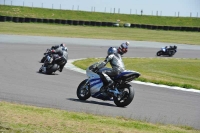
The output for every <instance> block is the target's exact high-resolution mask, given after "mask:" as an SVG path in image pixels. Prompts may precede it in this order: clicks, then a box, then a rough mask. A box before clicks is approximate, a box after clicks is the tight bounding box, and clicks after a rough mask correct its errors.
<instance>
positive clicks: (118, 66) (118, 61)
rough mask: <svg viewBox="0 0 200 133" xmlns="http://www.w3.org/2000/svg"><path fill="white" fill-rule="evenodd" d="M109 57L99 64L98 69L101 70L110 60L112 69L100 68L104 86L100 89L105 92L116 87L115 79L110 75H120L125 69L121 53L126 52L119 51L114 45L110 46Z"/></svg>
mask: <svg viewBox="0 0 200 133" xmlns="http://www.w3.org/2000/svg"><path fill="white" fill-rule="evenodd" d="M107 54H108V55H107V57H106V58H105V60H104V61H103V62H102V63H101V64H99V66H97V69H98V70H100V69H101V68H103V67H104V66H106V64H107V63H108V62H110V65H111V67H112V69H109V70H102V71H101V70H100V71H99V72H98V74H99V75H100V77H101V79H102V80H103V83H104V85H103V87H102V88H101V89H100V91H101V92H104V91H106V90H108V89H114V88H113V84H114V82H113V80H112V79H111V78H110V77H113V76H116V75H119V74H120V73H121V72H122V71H124V70H125V67H124V63H123V61H122V57H121V55H122V54H124V53H123V52H120V53H119V49H116V48H114V47H110V48H109V49H108V51H107Z"/></svg>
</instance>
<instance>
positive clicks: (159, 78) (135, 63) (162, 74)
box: [73, 58, 200, 90]
mask: <svg viewBox="0 0 200 133" xmlns="http://www.w3.org/2000/svg"><path fill="white" fill-rule="evenodd" d="M98 61H103V59H101V58H100V59H97V58H88V59H84V60H78V61H75V62H74V63H73V64H74V65H75V66H77V67H80V68H82V69H84V70H85V69H86V68H87V67H88V66H89V65H91V64H93V63H94V62H98ZM123 61H124V64H125V68H126V69H128V70H134V71H138V72H140V73H141V76H140V77H139V78H138V79H136V80H139V81H145V82H152V83H156V84H165V85H169V86H179V87H183V88H194V89H198V90H200V84H199V83H200V79H199V75H200V71H199V66H200V60H199V59H173V58H123ZM107 66H108V67H110V65H107Z"/></svg>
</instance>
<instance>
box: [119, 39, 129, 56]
mask: <svg viewBox="0 0 200 133" xmlns="http://www.w3.org/2000/svg"><path fill="white" fill-rule="evenodd" d="M128 46H129V42H125V43H122V44H121V45H120V46H119V48H118V53H119V54H121V55H123V54H125V53H126V52H127V51H128Z"/></svg>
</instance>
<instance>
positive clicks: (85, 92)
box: [76, 79, 91, 101]
mask: <svg viewBox="0 0 200 133" xmlns="http://www.w3.org/2000/svg"><path fill="white" fill-rule="evenodd" d="M87 80H88V79H85V80H83V81H82V82H81V83H80V84H79V86H78V88H77V91H76V95H77V97H78V98H79V99H80V100H84V101H85V100H87V99H88V98H90V96H91V94H90V89H89V85H88V84H86V82H87ZM86 87H87V88H86Z"/></svg>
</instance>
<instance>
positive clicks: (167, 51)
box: [156, 46, 177, 56]
mask: <svg viewBox="0 0 200 133" xmlns="http://www.w3.org/2000/svg"><path fill="white" fill-rule="evenodd" d="M176 52H177V47H176V46H174V47H170V48H166V47H163V48H161V50H159V51H158V52H157V54H156V55H157V56H161V55H166V56H173V55H174V54H175V53H176Z"/></svg>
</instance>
